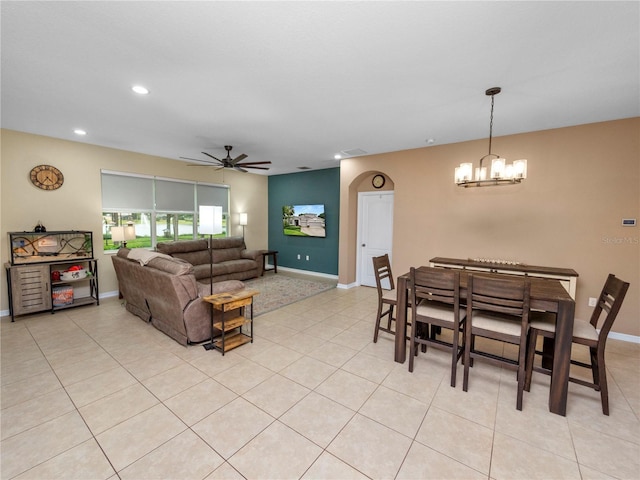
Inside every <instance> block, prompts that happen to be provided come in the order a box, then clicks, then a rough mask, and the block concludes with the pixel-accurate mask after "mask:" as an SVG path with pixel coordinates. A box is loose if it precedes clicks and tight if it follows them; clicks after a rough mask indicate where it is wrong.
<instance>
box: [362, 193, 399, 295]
mask: <svg viewBox="0 0 640 480" xmlns="http://www.w3.org/2000/svg"><path fill="white" fill-rule="evenodd" d="M392 244H393V192H389V191H385V192H362V193H360V194H359V195H358V258H357V272H358V278H357V279H356V281H357V282H358V283H359V284H360V285H366V286H369V287H375V286H376V277H375V273H374V271H373V260H372V258H373V257H378V256H380V255H384V254H385V253H388V254H389V258H391V247H392ZM383 286H385V285H383ZM387 287H388V285H387Z"/></svg>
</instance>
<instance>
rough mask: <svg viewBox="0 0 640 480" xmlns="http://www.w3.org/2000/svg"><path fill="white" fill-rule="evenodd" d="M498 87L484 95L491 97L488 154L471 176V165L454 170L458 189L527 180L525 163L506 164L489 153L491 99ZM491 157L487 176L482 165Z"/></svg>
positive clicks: (491, 120)
mask: <svg viewBox="0 0 640 480" xmlns="http://www.w3.org/2000/svg"><path fill="white" fill-rule="evenodd" d="M501 90H502V89H501V88H500V87H493V88H490V89H488V90H487V91H486V92H485V94H486V95H489V96H491V119H490V121H489V153H488V154H487V155H485V156H484V157H482V158H481V159H480V166H479V167H477V168H476V169H475V176H474V175H473V173H474V171H473V163H461V164H460V166H459V167H456V170H455V182H456V184H457V185H458V186H459V187H465V188H468V187H494V186H498V185H513V184H516V183H521V182H522V180H524V179H525V178H527V161H526V160H514V162H513V163H512V164H507V161H506V160H505V159H504V158H501V157H500V155H496V154H495V153H491V139H492V137H493V97H494V96H495V95H497V94H499V93H500V92H501ZM489 157H491V170H490V172H489V176H487V167H483V166H482V163H483V161H484V160H485V159H486V158H489Z"/></svg>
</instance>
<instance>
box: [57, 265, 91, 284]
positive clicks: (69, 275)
mask: <svg viewBox="0 0 640 480" xmlns="http://www.w3.org/2000/svg"><path fill="white" fill-rule="evenodd" d="M86 276H87V271H86V270H85V269H84V268H81V269H80V270H67V271H66V272H62V273H61V274H60V280H63V281H65V282H66V281H69V280H80V279H82V278H85V277H86Z"/></svg>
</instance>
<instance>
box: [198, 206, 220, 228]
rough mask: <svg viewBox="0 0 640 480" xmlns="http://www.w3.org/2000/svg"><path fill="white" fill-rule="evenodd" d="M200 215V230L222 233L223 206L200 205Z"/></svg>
mask: <svg viewBox="0 0 640 480" xmlns="http://www.w3.org/2000/svg"><path fill="white" fill-rule="evenodd" d="M198 216H199V218H200V227H199V228H198V232H200V233H206V234H209V235H216V234H218V233H222V207H218V206H211V205H200V209H199V211H198Z"/></svg>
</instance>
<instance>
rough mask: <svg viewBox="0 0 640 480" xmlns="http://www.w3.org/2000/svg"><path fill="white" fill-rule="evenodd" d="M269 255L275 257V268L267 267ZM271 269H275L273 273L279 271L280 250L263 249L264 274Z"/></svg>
mask: <svg viewBox="0 0 640 480" xmlns="http://www.w3.org/2000/svg"><path fill="white" fill-rule="evenodd" d="M267 257H271V258H272V259H273V268H266V267H267ZM271 270H273V273H278V251H277V250H263V251H262V275H264V272H270V271H271Z"/></svg>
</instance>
